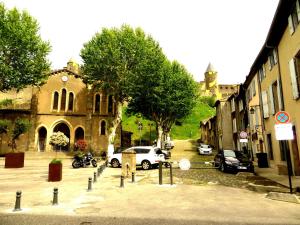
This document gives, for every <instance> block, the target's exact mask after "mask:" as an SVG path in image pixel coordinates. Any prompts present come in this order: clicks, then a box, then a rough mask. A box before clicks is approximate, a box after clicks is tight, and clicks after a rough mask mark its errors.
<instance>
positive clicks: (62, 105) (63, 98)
mask: <svg viewBox="0 0 300 225" xmlns="http://www.w3.org/2000/svg"><path fill="white" fill-rule="evenodd" d="M66 98H67V91H66V89H62V92H61V102H60V110H62V111H65V109H66Z"/></svg>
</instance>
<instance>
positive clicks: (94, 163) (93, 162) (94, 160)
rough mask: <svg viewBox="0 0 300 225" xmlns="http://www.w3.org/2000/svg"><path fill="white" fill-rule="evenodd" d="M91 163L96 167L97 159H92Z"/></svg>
mask: <svg viewBox="0 0 300 225" xmlns="http://www.w3.org/2000/svg"><path fill="white" fill-rule="evenodd" d="M92 165H93V167H97V161H96V159H92Z"/></svg>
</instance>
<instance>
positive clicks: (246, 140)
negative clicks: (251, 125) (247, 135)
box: [240, 139, 248, 143]
mask: <svg viewBox="0 0 300 225" xmlns="http://www.w3.org/2000/svg"><path fill="white" fill-rule="evenodd" d="M240 142H241V143H248V139H240Z"/></svg>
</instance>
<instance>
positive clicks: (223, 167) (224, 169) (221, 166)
mask: <svg viewBox="0 0 300 225" xmlns="http://www.w3.org/2000/svg"><path fill="white" fill-rule="evenodd" d="M220 170H221V171H222V172H226V168H225V164H224V163H223V162H222V163H221V165H220Z"/></svg>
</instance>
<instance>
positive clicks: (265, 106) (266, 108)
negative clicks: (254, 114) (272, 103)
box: [261, 91, 269, 118]
mask: <svg viewBox="0 0 300 225" xmlns="http://www.w3.org/2000/svg"><path fill="white" fill-rule="evenodd" d="M261 96H262V102H263V111H264V118H268V117H269V106H268V95H267V92H266V91H263V92H262V93H261Z"/></svg>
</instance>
